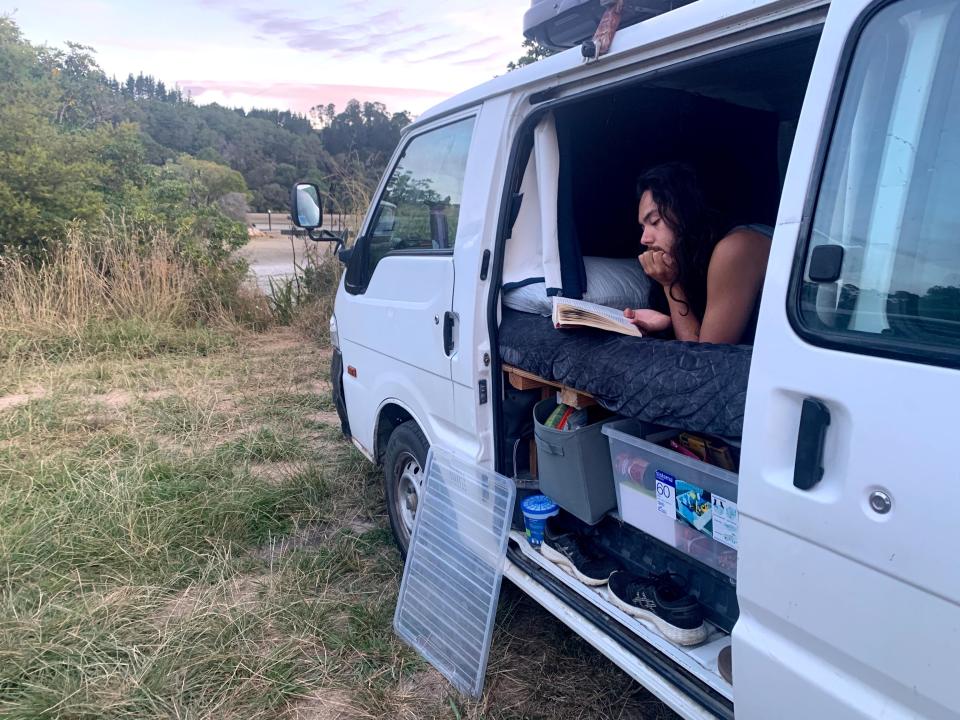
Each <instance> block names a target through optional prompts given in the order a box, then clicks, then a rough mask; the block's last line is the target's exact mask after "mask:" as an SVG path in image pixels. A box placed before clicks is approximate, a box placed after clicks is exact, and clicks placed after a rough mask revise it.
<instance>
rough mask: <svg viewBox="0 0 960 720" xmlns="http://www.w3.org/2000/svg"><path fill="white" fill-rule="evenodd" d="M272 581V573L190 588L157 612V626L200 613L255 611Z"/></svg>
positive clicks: (191, 586)
mask: <svg viewBox="0 0 960 720" xmlns="http://www.w3.org/2000/svg"><path fill="white" fill-rule="evenodd" d="M269 582H270V575H269V573H259V574H252V575H239V576H237V577H235V578H232V579H230V580H228V581H226V582H224V583H221V584H219V585H213V586H210V585H190V586H188V587H186V588H184V589H183V590H181V591H180V592H179V593H177V594H176V595H174V596H173V597H172V598H170V600H168V601H167V602H166V603H165V604H164V605H163V606H162V607H161V608H160V609H159V610H158V611H157V614H156V616H155V617H154V621H155V624H157V625H158V626H161V627H162V626H164V625H167V624H168V623H170V622H175V621H177V620H182V619H184V618H188V617H191V616H193V615H197V614H207V613H210V612H216V611H218V610H219V611H225V610H232V609H238V608H239V609H242V608H245V607H246V608H251V607H253V606H255V605H257V604H258V603H259V600H258V598H259V596H260V594H261V592H262V591H263V589H264V587H266V586H267V584H268V583H269Z"/></svg>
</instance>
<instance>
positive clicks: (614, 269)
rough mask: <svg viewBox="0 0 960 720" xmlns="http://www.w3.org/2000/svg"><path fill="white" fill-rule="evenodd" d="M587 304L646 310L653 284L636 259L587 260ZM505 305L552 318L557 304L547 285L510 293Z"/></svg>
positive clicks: (585, 296) (508, 292)
mask: <svg viewBox="0 0 960 720" xmlns="http://www.w3.org/2000/svg"><path fill="white" fill-rule="evenodd" d="M583 265H584V268H585V269H586V271H587V291H586V292H585V293H584V295H583V299H584V300H586V301H587V302H592V303H596V304H597V305H605V306H607V307H612V308H616V309H617V310H623V309H624V308H628V307H629V308H645V307H648V306H649V304H650V287H651V281H650V278H649V277H647V274H646V273H645V272H644V271H643V268H641V267H640V263H639V261H638V260H637V259H636V258H626V259H623V258H604V257H585V258H584V259H583ZM503 304H504V305H506V306H507V307H508V308H512V309H513V310H520V311H521V312H528V313H536V314H538V315H549V314H550V313H551V312H552V310H553V301H552V299H551V298H549V297H547V286H546V284H545V283H543V282H537V283H531V284H529V285H524V286H522V287H518V288H514V289H512V290H508V291H506V292H505V293H504V294H503Z"/></svg>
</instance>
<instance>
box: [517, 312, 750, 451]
mask: <svg viewBox="0 0 960 720" xmlns="http://www.w3.org/2000/svg"><path fill="white" fill-rule="evenodd" d="M499 344H500V359H501V360H502V361H503V362H504V363H506V364H508V365H512V366H514V367H517V368H519V369H521V370H526V371H527V372H531V373H534V374H536V375H537V376H539V377H542V378H545V379H547V380H552V381H554V382H558V383H560V384H563V385H566V386H568V387H572V388H576V389H577V390H581V391H583V392H587V393H590V394H591V395H593V396H594V398H596V400H597V402H598V403H600V405H602V406H603V407H605V408H607V409H608V410H612V411H613V412H615V413H618V414H620V415H624V416H626V417H631V418H634V419H636V420H640V421H645V422H652V423H657V424H660V425H665V426H667V427H673V428H681V429H684V430H689V431H691V432H703V433H709V434H713V435H721V436H726V437H739V436H741V435H742V434H743V413H744V406H745V404H746V397H747V377H748V375H749V373H750V357H751V353H752V350H753V348H751V347H750V346H747V345H712V344H709V343H687V342H677V341H675V340H659V339H656V338H646V337H645V338H638V337H630V336H627V335H619V334H615V333H610V332H604V331H602V330H593V329H587V328H582V329H565V330H557V329H556V328H554V327H553V323H552V322H551V320H550V318H545V317H541V316H539V315H532V314H530V313H523V312H517V311H514V310H508V309H506V308H505V309H504V311H503V319H502V322H501V324H500V332H499Z"/></svg>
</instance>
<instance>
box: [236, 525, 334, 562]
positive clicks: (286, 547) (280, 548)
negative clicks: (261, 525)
mask: <svg viewBox="0 0 960 720" xmlns="http://www.w3.org/2000/svg"><path fill="white" fill-rule="evenodd" d="M330 533H331V530H330V528H326V527H320V526H315V525H311V526H309V527H305V528H301V529H300V530H297V531H296V532H294V533H292V534H290V535H285V536H283V537H280V538H275V539H274V540H273V541H271V542H270V543H268V544H266V545H261V546H260V547H259V548H257V549H256V550H254V551H253V552H252V555H253V556H254V557H256V558H259V559H261V560H263V561H265V562H267V563H271V564H272V563H274V562H276V561H277V560H279V559H281V558H282V557H283V556H284V555H286V554H287V553H289V552H291V551H293V550H304V549H309V548H317V547H320V546H321V545H323V544H324V543H325V542H326V541H327V539H328V538H329V537H330Z"/></svg>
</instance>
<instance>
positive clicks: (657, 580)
mask: <svg viewBox="0 0 960 720" xmlns="http://www.w3.org/2000/svg"><path fill="white" fill-rule="evenodd" d="M674 577H676V576H672V575H670V574H669V573H665V574H663V575H651V576H647V577H639V576H637V575H631V574H630V573H627V572H622V571H621V572H615V573H613V574H611V575H610V578H609V581H608V584H607V591H606V593H607V599H608V600H609V601H610V602H611V603H613V604H614V605H616V606H617V607H618V608H620V609H621V610H623V611H624V612H625V613H627V614H629V615H632V616H633V617H635V618H637V619H638V620H643V621H646V622H649V623H652V624H653V625H654V626H656V628H657V630H659V631H660V632H661V633H662V634H663V636H664V637H665V638H667V639H668V640H670V641H671V642H675V643H677V644H678V645H696V644H697V643H701V642H703V641H704V640H706V638H707V628H706V626H705V625H704V624H703V611H702V610H701V609H700V605H699V604H697V601H696V600H694V599H693V597H692V596H691V595H690V594H689V593H688V592H687V591H686V589H685V588H684V587H683V586H682V585H680V584H679V583H677V582H676V581H675V580H674V579H673V578H674Z"/></svg>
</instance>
